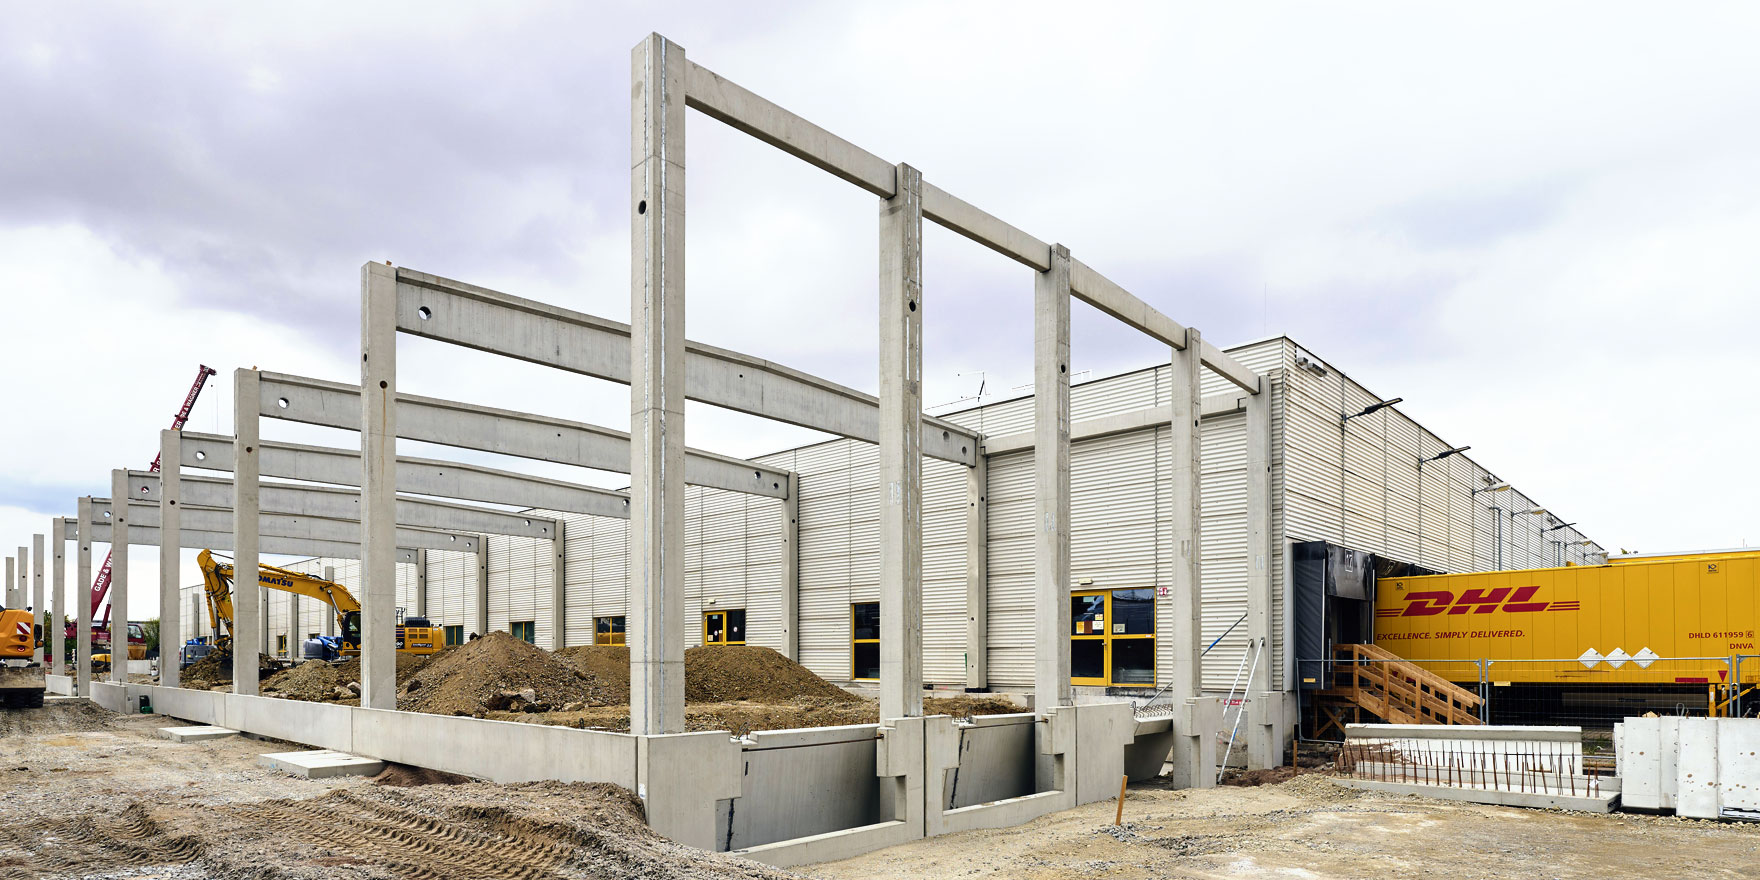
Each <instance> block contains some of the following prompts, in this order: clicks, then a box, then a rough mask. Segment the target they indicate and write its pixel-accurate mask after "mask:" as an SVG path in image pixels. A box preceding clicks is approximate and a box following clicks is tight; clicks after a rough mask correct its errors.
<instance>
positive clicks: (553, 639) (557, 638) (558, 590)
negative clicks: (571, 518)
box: [550, 517, 568, 651]
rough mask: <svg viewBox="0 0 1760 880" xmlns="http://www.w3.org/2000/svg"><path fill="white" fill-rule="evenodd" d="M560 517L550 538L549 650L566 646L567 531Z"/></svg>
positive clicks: (557, 649) (556, 649)
mask: <svg viewBox="0 0 1760 880" xmlns="http://www.w3.org/2000/svg"><path fill="white" fill-rule="evenodd" d="M567 528H568V527H567V524H565V523H564V522H563V521H562V519H561V518H560V517H558V518H557V520H556V534H555V535H554V536H553V537H551V538H550V650H552V651H560V650H562V649H563V648H565V647H567V646H568V567H567V566H568V532H567Z"/></svg>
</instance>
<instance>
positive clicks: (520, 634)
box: [508, 620, 538, 643]
mask: <svg viewBox="0 0 1760 880" xmlns="http://www.w3.org/2000/svg"><path fill="white" fill-rule="evenodd" d="M508 628H509V629H510V630H512V632H513V637H514V638H516V639H519V640H521V641H524V642H534V643H535V642H537V640H538V639H537V635H538V627H537V624H536V623H534V622H532V621H530V620H516V621H514V622H512V623H510V624H508Z"/></svg>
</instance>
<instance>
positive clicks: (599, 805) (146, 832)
mask: <svg viewBox="0 0 1760 880" xmlns="http://www.w3.org/2000/svg"><path fill="white" fill-rule="evenodd" d="M120 799H121V800H123V801H125V803H120V804H119V803H117V802H116V801H117V800H118V798H111V799H109V802H106V803H95V804H92V805H89V806H88V808H81V809H69V810H67V811H66V813H65V815H57V816H53V817H32V818H31V819H30V820H29V821H17V822H5V823H0V865H6V866H9V867H10V868H11V870H9V871H7V872H6V873H7V875H8V876H18V875H29V876H33V877H34V876H45V877H47V876H55V877H90V876H98V875H101V876H124V875H126V876H131V877H132V876H148V875H152V876H163V877H185V876H188V877H238V878H255V880H269V878H289V880H292V878H318V877H322V878H326V880H334V878H340V880H369V878H373V880H378V878H386V877H445V878H456V880H476V878H482V880H490V878H502V877H523V878H529V880H551V878H555V880H562V878H578V877H645V878H659V877H729V878H733V877H738V878H778V880H780V878H787V877H794V876H796V875H793V874H790V873H788V872H786V871H779V870H776V869H774V868H770V867H767V866H764V865H760V864H758V863H756V862H752V861H748V860H746V859H742V858H738V857H735V856H728V855H719V854H715V853H708V852H704V851H702V850H698V849H693V848H691V847H688V846H684V845H681V844H677V843H673V842H672V841H669V840H667V839H665V838H663V837H661V836H660V835H659V834H658V833H657V832H655V831H654V830H653V829H650V828H649V827H648V826H647V824H646V823H645V822H644V821H643V819H642V804H641V801H639V800H637V799H636V797H635V796H634V795H632V794H630V793H629V792H628V791H625V790H624V789H621V788H618V787H616V786H612V785H603V784H582V783H575V784H564V783H557V782H536V783H524V784H519V785H493V784H489V783H481V782H473V783H467V784H463V785H442V786H425V787H422V788H420V789H414V790H412V789H409V788H404V787H399V786H371V785H369V786H361V787H355V788H348V789H340V790H336V791H332V792H330V793H329V794H325V795H322V796H320V797H316V798H311V799H308V800H268V801H240V802H233V803H220V804H210V805H204V806H202V807H201V808H200V809H191V808H190V807H189V805H187V804H182V803H179V804H174V805H166V804H165V803H164V799H163V798H160V797H140V798H136V797H134V796H132V795H128V794H127V793H123V794H122V795H121V796H120ZM174 865H176V866H188V867H187V868H179V869H168V866H174ZM109 872H116V873H109Z"/></svg>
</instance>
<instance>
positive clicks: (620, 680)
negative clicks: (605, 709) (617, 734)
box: [556, 645, 629, 706]
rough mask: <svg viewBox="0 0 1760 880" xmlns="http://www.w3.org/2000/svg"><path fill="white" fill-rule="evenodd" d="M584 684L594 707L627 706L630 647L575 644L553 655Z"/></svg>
mask: <svg viewBox="0 0 1760 880" xmlns="http://www.w3.org/2000/svg"><path fill="white" fill-rule="evenodd" d="M556 658H557V659H559V660H561V661H563V662H565V663H567V664H569V665H570V666H573V667H574V668H575V671H577V672H579V673H580V674H581V675H582V677H584V678H585V680H586V682H587V689H588V690H589V691H591V692H592V694H593V698H592V700H590V701H589V703H590V704H591V705H595V706H628V705H629V648H626V647H624V646H623V645H577V646H575V647H572V648H563V649H562V650H560V651H557V652H556Z"/></svg>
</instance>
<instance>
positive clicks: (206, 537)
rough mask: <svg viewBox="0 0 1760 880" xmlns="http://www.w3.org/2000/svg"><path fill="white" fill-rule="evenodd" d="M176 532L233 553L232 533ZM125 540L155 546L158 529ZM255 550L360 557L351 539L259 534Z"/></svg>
mask: <svg viewBox="0 0 1760 880" xmlns="http://www.w3.org/2000/svg"><path fill="white" fill-rule="evenodd" d="M93 500H94V501H101V502H103V503H104V504H105V505H106V506H107V505H108V504H109V503H110V499H108V498H104V499H93ZM130 507H131V509H132V510H135V511H140V510H142V509H143V508H140V507H135V506H133V505H131V506H130ZM68 525H69V527H70V530H71V531H74V532H77V526H74V525H73V523H71V522H70V523H68ZM89 531H90V533H91V540H93V541H96V542H98V543H100V544H104V543H109V542H110V541H111V540H112V538H113V532H112V531H111V529H110V524H109V523H108V522H103V521H100V522H95V523H93V524H92V525H91V526H89ZM178 535H179V537H178V542H179V543H180V544H182V545H183V549H185V550H223V551H226V552H228V553H235V552H236V550H235V548H234V547H233V546H232V542H233V539H234V536H233V533H232V532H230V531H225V532H209V531H198V530H196V529H190V528H180V529H178ZM70 537H75V538H78V537H80V536H79V535H77V534H74V535H70ZM128 542H129V543H130V544H135V545H137V546H139V545H146V546H158V545H159V544H160V543H161V541H160V536H159V529H158V528H156V527H148V526H140V525H137V526H135V527H133V528H131V529H129V532H128ZM257 549H258V556H259V558H260V557H261V555H262V554H264V553H268V554H271V555H274V556H323V557H334V558H336V559H359V558H361V546H360V544H359V543H357V542H354V541H321V540H316V539H312V538H284V537H277V536H275V535H263V534H259V536H258V539H257ZM418 552H420V551H418V550H416V549H414V548H409V547H399V548H398V550H397V561H398V562H407V563H412V564H413V563H414V562H415V561H416V553H418ZM235 558H236V557H235ZM236 610H237V609H236V607H235V608H234V611H235V612H236Z"/></svg>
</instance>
